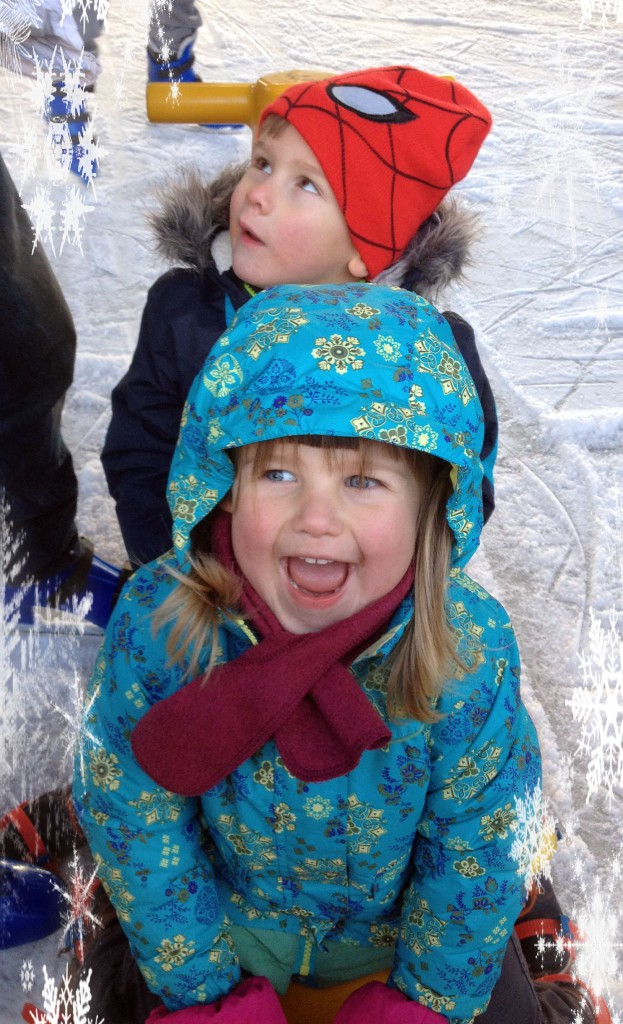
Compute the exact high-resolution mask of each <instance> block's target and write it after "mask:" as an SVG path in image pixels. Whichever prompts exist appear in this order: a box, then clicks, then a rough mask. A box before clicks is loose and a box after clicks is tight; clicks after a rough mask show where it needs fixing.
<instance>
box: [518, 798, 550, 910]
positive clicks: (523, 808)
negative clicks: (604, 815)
mask: <svg viewBox="0 0 623 1024" xmlns="http://www.w3.org/2000/svg"><path fill="white" fill-rule="evenodd" d="M515 809H516V812H517V820H516V821H515V822H514V825H513V826H511V827H512V828H513V832H514V833H515V838H514V841H513V845H512V846H511V849H510V856H511V858H512V859H513V860H514V861H515V862H516V864H517V874H518V875H520V876H523V879H524V886H525V889H526V893H529V892H530V890H531V888H532V886H533V884H534V882H535V881H536V880H537V879H538V878H539V877H545V878H551V860H552V857H553V856H554V853H555V851H556V845H557V838H556V822H555V820H554V818H553V817H552V815H551V814H550V813H549V811H548V809H547V799H546V798H545V797H544V796H543V793H542V791H541V786H540V784H538V785H536V786H535V788H534V789H533V790H532V792H529V793H527V794H526V799H525V800H522V799H521V797H515Z"/></svg>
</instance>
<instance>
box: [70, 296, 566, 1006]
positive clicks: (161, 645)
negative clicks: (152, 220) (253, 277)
mask: <svg viewBox="0 0 623 1024" xmlns="http://www.w3.org/2000/svg"><path fill="white" fill-rule="evenodd" d="M482 430H483V426H482V411H481V408H480V404H479V402H478V400H477V397H476V395H475V390H474V386H473V383H472V380H471V378H470V376H469V374H468V372H467V370H466V367H465V364H464V362H463V360H462V358H461V356H460V354H459V353H458V350H457V349H456V346H455V344H454V341H453V338H452V333H451V331H450V329H449V327H448V325H447V324H446V322H445V321H444V319H443V317H442V316H441V315H440V314H438V313H437V312H436V310H435V309H434V308H433V307H432V306H430V305H429V304H428V303H426V302H425V301H424V300H423V299H421V298H419V297H418V296H415V295H413V294H412V293H407V292H404V291H401V290H400V289H392V288H385V287H381V286H374V285H366V284H351V285H330V286H324V287H314V288H312V287H309V286H280V287H276V288H271V289H268V290H267V291H265V292H264V293H262V294H261V295H259V296H257V297H256V298H254V299H253V300H251V301H250V302H248V303H247V304H246V305H244V306H243V307H242V308H241V309H240V310H239V311H238V313H237V316H236V318H235V320H234V322H233V324H232V326H231V328H230V330H229V331H228V332H227V333H226V334H225V335H223V337H222V338H221V339H220V341H219V342H218V343H217V345H216V346H215V348H214V351H213V353H212V355H211V356H210V358H209V359H208V361H207V362H206V364H205V366H204V369H203V372H202V373H201V374H200V376H199V377H198V378H197V380H196V382H195V384H194V385H193V388H192V389H191V392H190V394H189V397H188V401H187V404H186V408H185V413H184V417H183V420H182V429H181V433H180V439H179V443H178V448H177V452H176V457H175V459H174V462H173V466H172V470H171V476H170V481H169V500H170V505H171V508H172V512H173V519H174V523H175V534H174V537H175V548H174V551H172V552H170V553H169V554H168V555H165V556H163V557H162V558H160V559H158V560H157V561H156V562H153V563H150V564H149V565H147V566H145V567H144V568H143V569H141V570H139V571H138V572H137V573H136V574H135V576H134V577H133V578H132V579H131V581H130V582H129V583H128V585H127V586H126V588H125V590H124V591H123V593H122V596H121V598H120V600H119V602H118V604H117V607H116V609H115V612H114V614H113V618H112V620H111V623H110V626H109V629H108V632H107V635H106V639H105V642H104V647H103V650H102V653H101V656H100V658H99V661H98V665H97V667H96V671H95V673H94V676H93V679H92V681H91V685H90V689H89V693H88V697H87V702H86V708H85V714H84V724H83V729H82V740H81V747H80V750H79V756H78V760H77V771H76V777H75V783H74V798H75V800H76V804H77V806H78V808H79V814H80V818H81V823H82V825H83V827H84V829H85V831H86V833H87V835H88V838H89V842H90V845H91V847H92V849H93V851H94V853H95V856H96V858H97V862H98V865H99V868H98V870H99V875H100V877H101V879H102V881H103V883H104V886H105V888H106V890H107V892H108V894H109V895H110V899H111V901H112V903H113V904H114V906H115V908H116V911H117V915H118V918H119V920H120V922H121V925H122V927H123V929H124V931H125V932H126V933H127V936H128V938H129V942H130V948H131V952H132V955H133V957H134V958H135V960H136V961H137V962H138V964H139V966H140V970H141V972H142V975H143V977H144V979H145V980H146V982H147V985H148V987H149V989H150V990H152V992H154V993H156V994H157V995H158V996H159V997H160V998H161V1000H162V1001H163V1003H164V1007H165V1008H166V1009H165V1008H162V1009H161V1010H156V1011H155V1012H154V1014H153V1019H159V1018H160V1016H163V1015H166V1011H167V1010H169V1011H181V1013H179V1014H175V1013H174V1014H173V1015H172V1017H171V1020H172V1022H173V1024H175V1020H176V1019H177V1018H178V1017H179V1020H180V1022H183V1021H185V1020H186V1019H187V1017H188V1019H191V1020H195V1019H197V1020H199V1019H200V1020H204V1019H205V1020H207V1019H211V1018H212V1017H216V1018H217V1020H218V1021H219V1022H222V1024H229V1022H232V1024H234V1022H235V1024H243V1022H246V1021H247V1020H248V1021H258V1022H260V1021H261V1022H262V1024H276V1022H284V1021H285V1020H286V1018H285V1017H284V1016H283V1011H282V1008H281V1004H280V1002H279V1000H278V999H277V996H276V994H275V990H276V992H278V993H280V994H284V993H286V991H287V992H288V994H287V996H285V999H284V1003H283V1005H284V1006H285V1007H286V1011H287V1012H289V1011H288V1009H287V1008H288V1006H289V1005H290V1003H289V1000H290V1001H291V1000H292V999H293V998H296V992H297V985H296V984H291V979H292V978H295V979H297V981H298V982H301V981H302V982H304V984H306V985H309V986H312V987H314V986H315V987H319V988H322V987H323V986H334V985H336V984H337V983H346V982H357V983H358V984H359V985H361V983H362V982H361V979H362V978H366V979H367V978H369V977H370V976H372V977H375V976H376V977H377V978H378V977H380V978H382V979H383V980H382V981H379V980H375V981H368V982H367V984H366V985H365V986H364V987H363V988H359V989H358V990H357V991H355V992H354V994H353V995H351V996H350V997H349V998H348V999H346V1000H345V1001H344V1005H342V1006H341V1009H338V1010H337V1016H336V1017H335V1021H336V1022H337V1024H366V1022H369V1024H378V1022H379V1021H387V1022H395V1024H398V1022H410V1024H420V1022H426V1024H428V1022H433V1021H435V1022H443V1021H449V1022H451V1024H467V1022H469V1021H471V1020H472V1019H473V1018H474V1016H476V1015H478V1014H482V1013H483V1012H484V1011H485V1009H486V1007H487V1004H488V1003H489V1000H490V997H491V992H492V990H493V988H494V985H495V983H496V980H497V979H498V977H499V975H500V971H501V970H502V968H503V965H504V971H505V972H507V977H506V981H505V987H504V989H503V992H502V999H501V1000H500V1002H499V1004H497V1007H496V1010H495V1015H494V1016H487V1015H485V1017H484V1018H483V1019H484V1020H496V1021H497V1022H498V1024H499V1022H500V1021H505V1020H509V1021H510V1020H511V1019H512V1021H513V1022H514V1024H528V1022H530V1024H533V1022H534V1024H536V1022H537V1021H539V1020H540V1019H541V1016H540V1011H539V1008H538V1001H537V999H536V996H535V993H534V989H533V987H532V985H531V983H530V982H529V979H528V974H527V971H526V970H525V965H524V968H521V967H519V968H518V967H517V963H516V961H517V954H516V952H515V945H516V944H515V945H513V943H509V936H510V935H511V933H512V928H513V923H514V921H515V918H516V916H517V914H518V912H519V910H520V908H521V905H522V890H523V886H524V879H523V878H521V877H520V876H519V874H518V871H517V865H516V864H515V863H514V862H513V860H512V859H511V857H510V856H509V853H510V848H511V845H512V842H513V830H514V828H515V822H516V815H515V800H516V798H517V797H525V796H526V794H527V793H530V792H531V791H532V790H533V789H534V787H535V786H536V785H537V784H538V783H539V778H540V761H539V752H538V744H537V739H536V735H535V731H534V728H533V725H532V723H531V721H530V719H529V717H528V715H527V713H526V710H525V708H524V706H523V704H522V702H521V699H520V695H519V660H518V655H517V648H516V644H515V638H514V635H513V631H512V628H511V626H510V624H509V622H508V618H507V615H506V613H505V612H504V610H503V609H502V608H501V607H500V605H499V604H498V603H497V602H496V601H495V600H494V599H493V598H492V597H490V596H489V595H488V594H487V593H486V592H485V591H484V590H483V589H482V588H481V587H480V586H478V584H476V583H475V582H474V581H473V580H471V579H470V578H469V577H468V576H467V575H465V573H464V571H463V568H462V567H463V565H464V563H465V562H466V561H467V559H468V558H469V557H470V555H471V554H472V553H473V551H474V550H475V548H476V546H477V544H478V539H479V534H480V530H481V527H482V508H481V499H480V495H481V480H482V466H481V463H480V460H479V458H478V455H477V454H476V453H478V452H480V450H481V446H482ZM96 945H97V944H96ZM94 948H95V947H94ZM89 962H90V965H91V966H93V967H94V977H95V978H97V972H98V961H97V958H95V959H93V957H91V959H90V961H89ZM126 967H127V964H126ZM124 969H125V968H124ZM379 972H380V973H379ZM512 986H515V987H514V988H513V987H512ZM352 987H354V986H351V988H352ZM498 988H499V986H498ZM332 991H333V992H336V991H338V992H339V993H341V996H340V998H341V999H342V1000H343V999H344V994H345V993H346V992H347V989H344V988H341V989H340V988H338V989H332ZM293 993H294V995H293ZM509 996H511V997H512V1000H511V1001H510V1003H509ZM504 997H506V998H504ZM337 1002H338V1004H339V999H338V1000H337ZM494 1002H495V997H494ZM197 1004H207V1005H203V1006H201V1007H200V1008H199V1009H195V1010H184V1009H183V1008H184V1007H193V1006H196V1005H197ZM149 1005H153V1002H152V1003H151V1004H143V1006H147V1007H148V1008H149ZM573 1005H574V1007H575V1008H576V1009H577V1001H575V1002H574V1004H573ZM126 1006H127V1001H126ZM492 1006H493V1003H492ZM504 1006H506V1007H509V1006H510V1008H509V1009H506V1011H505V1012H504V1013H503V1015H501V1012H500V1007H504ZM92 1009H93V1008H92ZM97 1009H98V1012H101V1011H100V1010H99V1007H98V1008H97ZM107 1019H114V1020H117V1018H116V1017H114V1018H110V1017H107ZM313 1019H315V1020H320V1019H321V1014H320V1013H318V1014H317V1015H316V1016H315V1017H313ZM329 1019H331V1018H329ZM560 1019H562V1018H560ZM567 1019H568V1020H570V1019H571V1011H570V1012H569V1016H568V1017H567Z"/></svg>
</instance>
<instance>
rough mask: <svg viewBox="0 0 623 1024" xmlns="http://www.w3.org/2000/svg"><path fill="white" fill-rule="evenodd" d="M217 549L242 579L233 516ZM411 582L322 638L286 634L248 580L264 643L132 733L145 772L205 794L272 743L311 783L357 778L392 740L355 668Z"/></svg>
mask: <svg viewBox="0 0 623 1024" xmlns="http://www.w3.org/2000/svg"><path fill="white" fill-rule="evenodd" d="M212 541H213V550H214V553H215V555H216V556H217V558H218V559H219V561H220V562H222V564H223V565H225V566H226V567H227V568H230V569H233V570H234V571H236V572H237V575H238V576H240V577H242V574H241V572H240V570H239V569H238V568H237V566H236V562H235V559H234V555H233V550H232V547H231V517H230V516H229V515H228V514H226V513H222V514H220V515H217V516H215V524H214V528H213V532H212ZM412 584H413V571H412V570H411V569H410V570H409V571H408V572H407V573H406V574H405V575H404V577H403V578H402V579H401V581H400V583H399V584H398V585H397V586H396V587H395V588H394V589H393V590H392V591H391V592H390V593H389V594H385V595H384V596H383V597H381V598H380V599H379V600H378V601H375V602H374V604H371V605H369V606H368V607H367V608H363V609H362V611H360V612H357V613H356V614H355V615H352V616H351V617H350V618H348V619H345V620H343V621H341V622H336V623H334V624H333V625H332V626H328V627H327V628H326V629H323V630H321V631H320V632H317V633H303V634H300V635H298V634H294V633H288V632H287V631H286V630H285V629H283V628H282V626H281V625H280V624H279V622H278V621H277V619H276V618H275V616H274V615H273V613H272V612H271V610H270V608H268V607H267V605H266V604H265V603H264V602H263V601H262V599H261V598H260V596H259V595H258V594H257V593H256V592H255V591H254V590H253V588H252V587H251V586H250V584H249V583H248V582H247V581H246V580H244V578H243V596H242V600H241V605H242V610H243V612H244V613H245V615H247V616H248V617H249V619H250V620H251V622H252V624H253V626H254V628H255V629H256V630H257V632H258V633H259V634H260V636H261V638H262V639H261V642H260V643H258V644H257V645H256V646H254V647H250V648H249V649H248V650H246V651H244V652H243V654H241V655H240V656H239V657H238V658H236V659H235V660H234V661H231V662H228V663H227V664H224V665H219V666H218V667H217V668H215V669H213V671H212V672H211V673H210V675H209V677H208V679H207V680H205V679H204V676H203V675H202V676H198V677H197V678H196V679H193V681H192V682H190V683H187V684H186V686H184V687H183V688H182V689H181V690H179V691H178V692H177V693H174V694H173V695H172V696H171V697H167V698H165V699H164V700H162V701H160V702H159V703H157V704H154V705H153V707H151V708H150V710H149V711H148V712H147V714H146V715H145V716H144V717H143V718H142V719H141V721H140V722H139V723H138V725H137V726H136V728H135V729H134V731H133V733H132V749H133V751H134V754H135V757H136V759H137V761H138V763H139V764H140V765H141V767H142V768H143V769H144V770H145V771H146V772H147V774H148V775H150V776H151V778H152V779H154V780H155V781H156V782H157V783H158V784H159V785H161V786H163V787H165V788H166V789H169V790H171V791H172V792H174V793H181V794H182V795H184V796H198V795H199V794H200V793H203V792H205V791H206V790H208V789H211V788H212V787H213V786H215V785H216V784H217V783H218V782H220V781H221V779H223V778H225V776H227V775H229V773H230V772H232V771H233V770H234V769H235V768H238V767H239V766H240V765H241V764H242V763H243V762H244V761H246V760H247V758H248V757H250V756H251V755H252V754H254V753H255V751H256V750H258V749H259V748H260V747H262V746H263V745H264V743H266V742H267V740H269V739H270V738H271V736H274V737H275V741H276V744H277V748H278V750H279V753H280V754H281V757H282V758H283V761H284V763H285V765H286V767H287V768H288V770H289V771H290V772H291V773H292V774H293V775H294V776H295V777H296V778H298V779H302V780H303V781H304V782H325V781H326V780H327V779H334V778H337V777H338V776H340V775H345V774H346V773H347V772H349V771H351V770H352V769H353V768H354V767H355V766H356V765H357V764H358V762H359V759H360V757H361V755H362V753H363V752H364V750H375V749H377V748H378V747H382V746H384V745H385V744H386V743H387V742H388V741H389V739H390V738H391V733H390V731H389V729H388V728H387V726H386V725H385V723H384V722H383V720H382V719H381V717H380V715H379V714H378V713H377V711H376V709H375V708H374V707H373V705H372V704H371V703H370V701H369V700H368V698H367V697H366V696H365V694H364V693H363V692H362V691H361V689H360V687H359V685H358V684H357V682H356V680H355V679H354V677H353V676H352V675H351V673H350V672H349V671H348V665H350V664H351V663H352V661H353V660H354V658H355V657H356V656H357V654H358V653H360V652H361V651H362V650H364V649H365V647H367V646H368V645H369V644H370V643H371V642H372V640H373V639H374V638H375V637H377V636H379V635H380V634H381V632H382V630H383V628H384V627H385V626H386V624H387V623H388V621H389V619H390V618H391V616H392V614H393V612H394V611H395V610H396V608H397V607H398V605H399V604H400V602H401V601H402V600H403V599H404V598H405V597H406V595H407V594H408V592H409V590H410V588H411V586H412Z"/></svg>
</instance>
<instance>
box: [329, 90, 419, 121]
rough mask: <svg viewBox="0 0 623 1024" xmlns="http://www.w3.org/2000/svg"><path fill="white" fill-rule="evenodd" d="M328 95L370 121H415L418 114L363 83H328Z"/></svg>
mask: <svg viewBox="0 0 623 1024" xmlns="http://www.w3.org/2000/svg"><path fill="white" fill-rule="evenodd" d="M327 92H328V93H329V96H330V97H331V99H332V100H334V102H335V103H337V104H338V106H340V107H345V108H346V110H352V111H353V113H355V114H359V115H360V116H361V117H365V118H368V119H369V120H370V121H385V122H389V123H392V124H401V123H404V122H406V121H416V120H417V117H418V115H417V114H414V113H413V111H412V110H408V109H407V108H406V107H405V106H404V104H402V103H400V101H399V100H397V99H394V97H393V96H388V95H387V93H384V92H379V91H378V90H377V89H369V88H368V87H367V86H363V85H330V86H329V87H328V89H327Z"/></svg>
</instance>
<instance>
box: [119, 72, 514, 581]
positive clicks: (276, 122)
mask: <svg viewBox="0 0 623 1024" xmlns="http://www.w3.org/2000/svg"><path fill="white" fill-rule="evenodd" d="M275 115H276V116H275ZM490 125H491V118H490V115H489V113H488V111H487V110H486V109H485V107H483V106H482V104H481V103H479V101H478V100H477V99H476V98H475V97H474V96H473V95H472V94H471V93H470V92H468V90H467V89H465V88H463V87H462V86H461V85H459V84H458V83H457V82H451V81H448V80H444V79H440V78H436V77H434V76H432V75H428V74H425V73H424V72H421V71H416V70H415V69H413V68H408V67H395V68H375V69H369V70H366V71H362V72H355V73H351V74H345V75H339V76H336V77H334V78H329V79H325V80H324V81H320V82H311V83H303V84H297V85H294V86H292V87H291V88H289V89H287V90H286V92H284V93H283V94H282V96H281V97H279V99H278V100H276V101H275V102H274V103H272V104H271V105H270V106H269V107H267V108H266V110H265V111H264V112H263V115H262V120H261V123H260V127H259V135H258V138H257V139H256V140H255V142H254V146H253V151H252V156H251V164H250V166H249V167H248V168H247V169H246V170H243V169H242V168H237V169H227V170H226V171H225V172H224V173H223V174H222V175H221V176H220V177H219V178H218V179H217V180H216V181H215V182H213V183H212V184H211V185H210V186H208V187H204V186H203V185H202V184H201V183H200V182H199V181H198V179H197V178H196V177H193V176H192V175H189V176H188V177H187V181H186V186H185V188H184V189H183V190H178V192H177V193H176V194H175V195H174V196H173V197H172V199H171V200H170V201H169V202H168V203H167V205H166V208H165V209H164V212H163V213H162V214H161V215H160V216H158V217H156V218H155V219H154V223H155V226H156V229H157V231H158V234H159V236H160V248H161V251H162V252H163V253H164V254H165V255H166V256H167V257H169V258H173V259H174V260H175V261H176V262H178V263H179V262H182V263H184V264H186V266H190V268H191V269H181V268H176V269H175V270H172V271H169V272H168V273H167V274H165V275H164V276H163V277H161V278H160V279H159V280H158V281H157V282H156V283H155V285H154V286H153V287H152V288H151V289H150V292H149V295H148V298H147V304H146V306H145V310H144V313H143V320H142V324H141V330H140V335H139V339H138V344H137V348H136V351H135V354H134V357H133V360H132V363H131V366H130V368H129V370H128V372H127V373H126V375H125V376H124V377H123V379H122V380H121V381H120V383H119V384H118V385H117V387H116V388H115V389H114V391H113V395H112V406H113V412H112V420H111V424H110V428H109V431H108V435H107V438H106V443H105V446H104V451H103V453H102V462H103V465H104V471H105V473H106V478H107V481H108V486H109V490H110V492H111V494H112V496H113V497H114V498H115V501H116V504H117V516H118V519H119V523H120V526H121V532H122V534H123V538H124V542H125V545H126V549H127V551H128V555H129V558H130V561H131V562H132V564H133V565H137V564H140V563H142V562H147V561H150V560H151V559H153V558H155V557H157V556H158V555H160V554H162V553H163V552H164V551H166V550H167V549H168V548H170V547H171V517H170V513H169V509H168V507H167V503H166V498H165V489H166V482H167V477H168V472H169V465H170V462H171V457H172V455H173V450H174V447H175V443H176V440H177V435H178V430H179V425H180V418H181V414H182V407H183V403H184V399H185V397H186V394H187V391H188V389H189V387H190V384H191V383H192V381H193V379H194V377H195V375H196V374H197V373H198V371H199V369H200V368H201V366H202V364H203V361H204V359H205V357H206V355H207V353H208V352H209V350H210V348H211V347H212V345H213V344H214V341H215V340H216V339H217V338H218V337H219V335H220V334H221V333H222V332H223V330H224V329H225V327H226V326H227V324H228V323H229V322H230V320H231V318H232V315H233V312H234V310H235V309H237V308H239V307H240V306H241V305H242V304H243V303H244V302H246V301H247V299H248V298H249V296H250V295H254V294H255V293H256V292H257V291H258V290H259V289H262V288H265V287H267V286H269V285H275V284H283V283H294V284H303V283H308V284H325V283H341V282H345V281H354V280H360V279H362V278H366V279H369V280H375V279H377V278H378V276H379V275H382V279H383V280H384V282H385V283H390V284H396V285H401V286H402V287H406V288H409V289H412V290H414V291H417V292H418V293H420V294H424V295H425V296H426V297H427V298H434V297H435V294H436V292H438V291H439V289H440V288H441V287H443V286H444V285H446V284H448V283H449V282H450V281H451V280H452V279H454V278H456V277H457V276H458V275H459V274H460V272H461V268H462V266H463V265H464V263H465V261H466V259H467V249H468V247H469V243H470V241H471V228H470V224H469V221H468V220H467V218H466V217H465V215H464V214H460V213H458V212H457V210H456V208H455V207H454V205H450V204H443V205H441V207H440V204H442V200H443V199H444V197H445V195H446V193H447V192H448V191H449V189H450V188H451V187H452V185H454V184H455V183H456V182H457V181H459V180H460V179H461V178H462V177H464V176H465V175H466V174H467V172H468V170H469V168H470V167H471V165H472V163H473V161H474V159H475V158H476V155H477V153H478V150H479V148H480V145H481V144H482V142H483V141H484V139H485V137H486V135H487V133H488V131H489V128H490ZM230 199H231V206H230ZM228 227H229V230H230V235H231V243H232V261H231V269H228V270H225V272H223V273H221V272H219V271H218V270H217V268H216V264H215V260H214V256H213V254H212V251H211V247H212V242H213V240H214V238H215V236H216V235H217V234H218V233H219V232H221V231H224V230H226V229H227V228H228ZM446 317H447V319H448V321H449V323H450V325H451V327H452V330H453V333H454V335H455V339H456V341H457V344H458V345H459V347H460V348H461V351H462V353H463V355H464V357H465V359H466V361H467V363H468V366H469V369H470V372H471V374H472V377H473V378H474V381H475V384H476V387H477V389H478V392H479V395H480V399H481V402H482V405H483V408H484V410H485V419H486V428H487V429H486V434H485V444H484V447H483V450H482V453H481V456H482V459H483V462H484V463H485V467H486V469H487V470H488V471H489V470H490V465H491V464H492V463H493V459H494V456H495V447H496V440H497V421H496V415H495V405H494V401H493V396H492V394H491V389H490V387H489V383H488V381H487V378H486V375H485V373H484V371H483V369H482V366H481V363H480V359H479V357H478V353H477V351H476V346H475V342H474V336H473V332H472V330H471V328H470V327H469V325H468V324H466V323H465V321H463V320H462V319H461V318H460V317H458V316H456V315H455V314H452V313H449V314H446ZM489 475H490V472H489ZM483 498H484V505H485V518H487V517H488V515H490V513H491V511H492V509H493V488H492V484H491V482H490V480H486V481H485V488H484V489H483Z"/></svg>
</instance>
